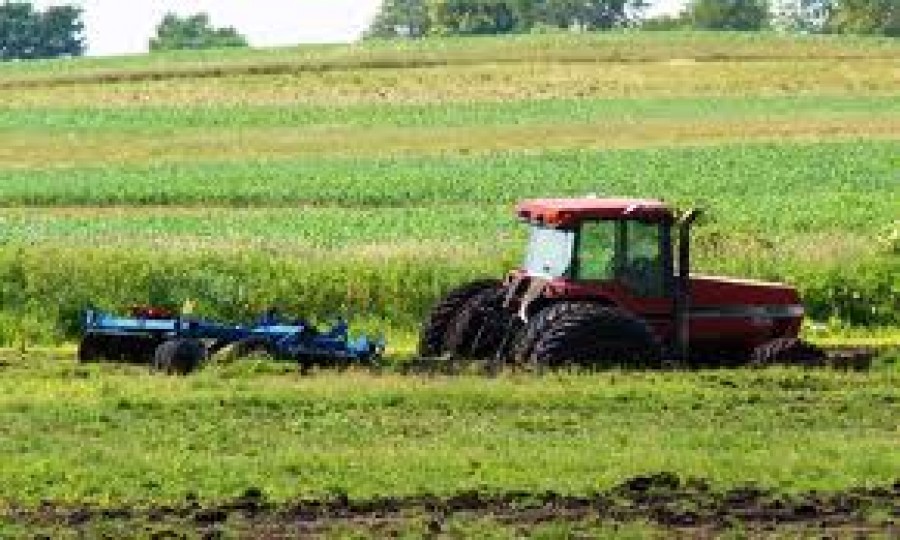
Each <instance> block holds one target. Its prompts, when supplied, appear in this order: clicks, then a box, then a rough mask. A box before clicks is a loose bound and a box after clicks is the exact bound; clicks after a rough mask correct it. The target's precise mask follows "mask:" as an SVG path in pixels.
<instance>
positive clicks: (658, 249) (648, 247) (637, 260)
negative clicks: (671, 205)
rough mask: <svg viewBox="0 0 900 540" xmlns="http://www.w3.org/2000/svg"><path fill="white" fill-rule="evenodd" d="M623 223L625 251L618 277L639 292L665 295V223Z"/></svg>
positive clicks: (638, 293) (649, 295)
mask: <svg viewBox="0 0 900 540" xmlns="http://www.w3.org/2000/svg"><path fill="white" fill-rule="evenodd" d="M621 226H622V229H623V235H624V238H621V239H620V243H621V244H622V245H623V250H622V251H623V253H622V256H621V257H619V266H618V268H617V278H618V279H619V280H620V281H622V283H624V284H625V285H626V286H628V287H629V288H630V289H631V290H632V291H633V292H634V293H635V294H637V295H640V296H646V297H660V296H664V295H665V272H664V269H663V258H662V245H663V243H662V235H661V233H662V228H661V226H660V225H659V224H658V223H642V222H640V221H627V222H622V223H621Z"/></svg>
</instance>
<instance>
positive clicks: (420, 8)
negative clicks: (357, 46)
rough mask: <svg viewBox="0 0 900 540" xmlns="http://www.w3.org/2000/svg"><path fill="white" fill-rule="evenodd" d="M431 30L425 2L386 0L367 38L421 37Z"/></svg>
mask: <svg viewBox="0 0 900 540" xmlns="http://www.w3.org/2000/svg"><path fill="white" fill-rule="evenodd" d="M430 28H431V20H430V19H429V17H428V8H427V6H426V5H425V0H385V2H384V3H383V4H382V6H381V9H380V10H379V11H378V15H377V16H376V17H375V22H373V23H372V26H371V28H369V31H368V32H367V33H366V36H367V37H381V38H387V37H397V36H405V37H421V36H424V35H425V34H427V33H428V31H429V30H430Z"/></svg>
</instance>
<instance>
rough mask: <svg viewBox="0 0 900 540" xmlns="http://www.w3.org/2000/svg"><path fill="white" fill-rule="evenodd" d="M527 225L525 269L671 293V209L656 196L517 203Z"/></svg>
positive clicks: (647, 294)
mask: <svg viewBox="0 0 900 540" xmlns="http://www.w3.org/2000/svg"><path fill="white" fill-rule="evenodd" d="M518 215H519V217H520V218H521V219H522V220H523V221H525V222H526V223H527V224H528V226H529V229H530V233H529V242H528V247H527V250H526V255H525V261H524V263H523V265H522V271H523V273H524V274H526V275H528V276H531V277H535V278H539V279H540V278H545V279H549V280H560V281H562V280H565V281H572V282H588V283H603V282H607V283H615V284H618V285H619V286H621V287H622V288H624V289H625V290H627V291H628V292H629V293H630V294H632V295H635V296H639V297H643V298H663V297H667V296H671V294H672V292H673V285H674V280H673V276H674V273H673V271H674V268H673V257H672V234H671V230H672V224H673V223H674V222H675V218H674V214H673V213H672V211H671V210H670V209H669V208H668V207H667V206H665V205H664V204H663V203H661V202H659V201H652V200H638V199H592V198H587V199H550V200H536V201H527V202H525V203H523V204H521V205H520V206H519V208H518Z"/></svg>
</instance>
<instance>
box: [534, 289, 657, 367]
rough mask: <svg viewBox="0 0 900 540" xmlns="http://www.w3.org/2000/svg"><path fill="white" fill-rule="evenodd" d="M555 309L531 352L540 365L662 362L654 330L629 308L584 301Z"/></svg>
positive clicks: (584, 365) (589, 365)
mask: <svg viewBox="0 0 900 540" xmlns="http://www.w3.org/2000/svg"><path fill="white" fill-rule="evenodd" d="M557 309H559V310H560V313H559V314H558V315H557V316H556V317H555V318H554V319H552V320H548V322H547V324H546V328H545V329H544V330H543V331H541V333H540V335H538V337H537V339H536V340H535V342H534V347H533V350H532V352H531V355H530V358H531V362H532V363H533V364H536V365H537V366H538V367H539V368H543V367H561V366H565V365H568V364H574V365H578V366H582V367H588V368H601V369H602V368H609V367H614V366H622V367H659V366H660V365H661V360H662V351H661V348H660V346H659V344H658V343H657V342H656V339H655V338H654V335H653V332H652V331H651V330H650V328H649V326H647V324H646V323H645V322H644V321H642V320H640V319H638V318H636V317H634V316H633V315H631V314H629V313H628V312H626V311H623V310H621V309H617V308H614V307H609V306H602V305H596V304H584V303H578V304H575V305H573V306H572V307H571V308H568V309H565V308H557Z"/></svg>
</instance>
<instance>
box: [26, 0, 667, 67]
mask: <svg viewBox="0 0 900 540" xmlns="http://www.w3.org/2000/svg"><path fill="white" fill-rule="evenodd" d="M684 1H685V0H653V4H654V6H653V8H652V9H651V13H652V14H656V13H672V12H677V11H678V9H679V7H680V6H681V5H682V4H683V3H684ZM33 4H34V5H35V6H36V7H37V8H39V9H43V8H45V7H47V6H49V5H55V4H76V5H79V6H81V7H82V8H83V9H84V24H85V34H86V37H87V54H88V55H90V56H112V55H119V54H136V53H143V52H147V47H148V42H149V40H150V37H151V36H153V34H154V31H155V29H156V25H157V24H158V23H159V21H160V20H161V19H162V18H163V15H165V14H166V13H168V12H174V13H178V14H180V15H191V14H194V13H199V12H206V13H208V14H209V16H210V19H211V21H212V24H213V25H215V26H233V27H235V28H237V30H238V32H240V33H241V34H243V35H244V36H246V37H247V39H248V40H249V41H250V44H251V45H252V46H254V47H274V46H279V45H295V44H298V43H347V42H352V41H355V40H357V39H359V37H360V36H361V35H362V33H363V32H364V31H365V30H366V28H368V26H369V24H370V23H371V21H372V18H373V17H374V16H375V13H376V11H378V6H379V5H380V4H381V0H35V1H33Z"/></svg>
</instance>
